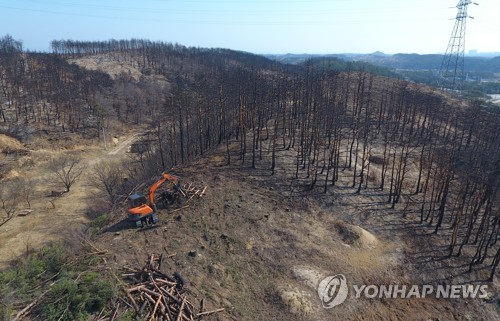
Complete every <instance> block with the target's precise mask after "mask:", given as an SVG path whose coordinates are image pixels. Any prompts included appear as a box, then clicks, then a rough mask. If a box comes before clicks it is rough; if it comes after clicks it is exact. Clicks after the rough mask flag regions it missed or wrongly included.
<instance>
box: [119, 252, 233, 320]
mask: <svg viewBox="0 0 500 321" xmlns="http://www.w3.org/2000/svg"><path fill="white" fill-rule="evenodd" d="M162 263H163V254H162V255H153V254H152V255H150V256H149V258H148V260H147V262H146V265H145V266H144V267H143V268H142V269H132V268H124V270H125V271H124V273H123V274H122V277H124V278H125V279H127V280H128V281H129V284H131V287H128V288H126V289H125V294H126V297H127V299H128V300H127V301H128V302H127V304H128V305H129V306H131V307H133V308H134V309H135V310H136V312H137V316H138V317H139V318H141V320H142V319H144V320H167V321H181V320H186V321H190V320H204V317H206V316H208V315H211V314H214V313H218V312H222V311H224V309H223V308H222V309H217V310H212V311H204V300H203V299H202V300H201V301H200V304H199V309H198V308H196V307H195V306H194V305H193V303H192V301H190V300H189V299H188V297H187V296H186V293H187V292H190V291H189V290H188V289H187V288H186V284H185V283H186V281H185V280H184V278H183V277H182V276H181V275H180V274H178V273H174V275H172V276H169V275H166V274H165V273H163V272H161V271H160V269H161V266H162Z"/></svg>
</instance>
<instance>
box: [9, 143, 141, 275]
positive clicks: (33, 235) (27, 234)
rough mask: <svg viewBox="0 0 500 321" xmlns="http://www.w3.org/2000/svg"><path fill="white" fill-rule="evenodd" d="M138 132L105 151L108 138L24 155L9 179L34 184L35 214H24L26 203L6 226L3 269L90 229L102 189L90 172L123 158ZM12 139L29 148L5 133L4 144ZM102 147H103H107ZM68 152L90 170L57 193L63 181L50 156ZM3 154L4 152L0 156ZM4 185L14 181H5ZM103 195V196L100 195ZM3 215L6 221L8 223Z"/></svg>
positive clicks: (32, 207) (56, 156) (14, 167)
mask: <svg viewBox="0 0 500 321" xmlns="http://www.w3.org/2000/svg"><path fill="white" fill-rule="evenodd" d="M137 135H138V134H136V133H132V134H128V135H125V136H123V137H119V138H117V144H116V145H115V144H110V145H111V146H110V148H109V149H108V150H105V149H104V144H103V143H102V142H100V143H98V144H96V145H88V144H85V146H83V145H80V146H78V145H74V144H73V146H72V147H71V148H68V149H64V150H56V149H46V148H40V149H37V150H31V151H29V153H27V154H26V155H24V156H21V157H18V158H17V159H16V160H15V161H14V160H11V161H10V162H14V165H12V166H11V167H13V168H12V169H10V170H9V171H8V172H7V173H6V174H5V177H6V178H7V179H12V178H16V177H20V178H24V179H25V182H26V183H27V184H30V185H31V190H32V191H33V195H32V197H31V201H30V204H31V207H30V209H31V210H32V211H31V213H30V214H29V215H27V216H18V215H17V213H18V212H20V210H22V209H23V207H25V208H26V209H27V207H28V204H27V203H26V202H23V201H21V202H20V205H19V210H18V211H17V212H16V213H15V214H14V218H13V219H11V220H9V221H8V222H6V223H5V224H3V225H1V226H0V268H3V267H6V266H7V265H8V264H9V263H10V262H11V261H12V260H13V259H15V258H17V257H18V256H19V255H21V254H23V253H26V251H31V250H33V249H37V248H39V247H40V246H41V245H43V244H47V243H48V242H51V241H60V240H62V239H64V238H67V237H71V236H70V235H71V233H72V231H73V230H74V229H80V228H83V227H84V224H85V223H87V222H88V218H87V215H86V214H87V213H88V211H89V210H90V208H91V206H90V205H91V204H92V202H93V198H94V197H96V194H97V191H96V190H95V189H94V188H93V187H92V186H91V185H89V181H88V174H89V173H90V172H91V171H92V168H93V166H94V165H95V164H97V163H98V162H106V161H110V160H117V159H123V158H124V157H126V152H127V150H128V148H129V147H130V145H131V144H132V143H133V141H134V140H135V139H136V138H137ZM3 142H7V146H9V147H8V148H9V149H14V148H15V149H16V150H21V149H22V150H23V151H27V150H26V149H25V148H24V146H23V145H22V144H21V143H20V142H19V141H17V140H15V139H14V138H10V137H7V136H5V135H2V136H0V148H2V143H3ZM101 145H102V146H101ZM65 154H71V155H77V156H78V157H79V158H80V159H81V164H82V165H84V166H85V167H86V168H85V172H84V174H83V175H82V178H81V179H80V180H78V181H77V182H76V183H75V184H74V185H73V186H72V188H71V191H70V192H69V193H64V194H62V196H61V197H51V191H52V190H62V187H61V184H60V183H58V182H54V181H53V178H52V175H51V173H50V171H49V170H48V168H47V167H48V163H49V162H50V160H52V159H55V158H58V157H60V156H62V155H65ZM0 155H1V154H0ZM3 184H9V181H8V180H7V181H4V182H3ZM97 197H99V196H97ZM3 215H4V213H1V216H0V222H1V221H2V216H3Z"/></svg>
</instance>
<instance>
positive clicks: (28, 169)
mask: <svg viewBox="0 0 500 321" xmlns="http://www.w3.org/2000/svg"><path fill="white" fill-rule="evenodd" d="M56 49H57V48H56ZM0 57H1V58H2V59H1V60H0V66H1V68H2V69H1V71H2V74H3V75H5V77H3V78H2V95H1V97H0V99H1V103H2V104H1V106H2V110H1V113H0V129H1V130H2V133H3V135H4V136H0V138H1V137H3V138H2V140H0V144H1V145H0V147H1V148H2V158H1V159H0V162H1V165H2V166H1V167H0V169H1V170H2V172H1V173H0V179H2V193H1V196H2V200H7V203H6V202H4V207H3V209H4V212H5V216H4V217H2V219H3V223H2V225H1V226H0V233H2V235H3V237H4V239H3V242H2V243H1V244H2V245H1V246H0V247H1V248H0V256H1V259H2V263H3V267H4V268H6V270H5V271H9V270H8V269H7V267H8V265H9V264H8V261H9V260H11V259H13V258H14V257H15V256H18V257H19V258H20V259H19V260H18V261H17V262H16V265H17V266H22V265H23V264H20V263H19V262H25V261H27V262H30V261H29V258H30V257H33V255H34V254H30V253H31V252H32V251H33V249H38V248H40V247H41V246H43V245H44V244H46V243H45V241H50V240H52V241H62V240H66V242H68V241H69V243H70V245H71V246H73V247H74V248H75V254H76V252H77V251H76V249H77V248H80V247H87V248H88V247H89V246H90V251H89V252H90V253H83V254H77V255H76V256H75V257H74V258H72V259H70V260H69V263H67V264H66V265H65V269H66V268H67V266H71V262H74V261H75V260H78V258H82V257H83V258H85V257H87V255H89V257H90V258H92V255H97V257H96V258H93V259H92V260H91V262H93V263H92V264H93V266H94V267H93V268H92V267H89V269H90V271H92V273H94V274H95V273H98V274H96V275H99V276H100V277H101V278H102V279H104V280H108V279H109V280H112V281H110V282H113V283H115V286H116V287H117V289H116V290H115V291H116V292H114V293H115V295H116V296H115V297H114V299H113V300H110V302H107V304H104V303H100V304H99V305H98V306H99V310H98V311H96V310H93V307H95V306H96V305H94V306H92V305H89V306H86V305H85V307H86V309H87V310H85V313H87V314H88V315H94V316H97V315H99V317H103V318H107V319H113V318H114V317H113V315H115V316H119V317H123V318H125V316H126V315H130V313H132V314H134V313H135V312H136V311H135V309H134V307H133V305H132V304H130V303H129V304H128V305H127V303H124V302H127V298H126V297H125V295H124V294H123V293H124V292H123V288H122V286H126V284H124V282H125V281H123V280H122V279H120V278H119V277H118V276H120V275H122V274H123V273H124V272H123V269H124V268H130V267H132V266H143V262H144V261H145V260H146V258H147V257H148V256H149V255H151V254H157V255H159V254H164V255H165V257H168V259H167V260H166V261H165V263H164V266H163V270H164V272H165V273H168V274H172V273H173V272H175V271H177V272H180V273H182V275H183V277H184V278H185V280H186V283H187V287H188V289H191V290H190V291H191V292H192V293H195V294H196V295H198V297H203V298H205V300H206V304H207V306H208V308H209V309H217V308H224V312H223V313H220V314H214V315H211V316H209V317H208V319H211V320H212V319H213V320H336V319H346V320H380V319H383V320H385V319H394V320H400V319H414V320H428V319H445V320H477V319H482V320H496V319H498V317H499V315H498V311H499V309H498V307H499V304H500V301H499V297H498V293H499V292H498V270H497V269H496V268H497V266H498V263H499V260H500V249H499V243H498V242H497V239H498V235H499V234H498V232H499V231H500V220H499V219H498V218H499V216H498V213H499V206H500V202H499V188H498V186H500V184H499V179H500V178H499V176H500V175H498V164H499V162H500V148H499V146H500V143H499V141H500V130H499V129H500V119H499V117H498V115H494V114H490V113H488V111H487V110H484V109H482V108H481V106H479V105H477V104H474V103H471V102H468V101H464V100H458V99H457V98H454V97H451V96H448V95H447V94H445V93H442V92H439V91H436V90H435V89H433V88H431V87H426V86H420V85H416V84H413V83H409V82H406V81H401V80H397V79H393V78H386V77H381V76H376V75H374V74H368V73H364V72H359V71H355V70H347V71H345V72H340V71H336V70H334V69H331V68H329V66H327V65H325V64H322V63H315V62H308V63H304V64H298V65H293V66H292V65H285V64H281V63H277V62H275V61H272V60H268V59H266V58H264V57H260V56H255V55H251V54H248V53H242V52H234V51H229V50H223V49H203V48H186V47H183V46H180V45H172V44H165V43H155V42H149V41H145V40H131V41H121V42H116V43H114V42H94V43H92V42H88V43H87V42H82V43H80V42H69V41H68V42H64V41H61V42H60V48H59V49H58V50H56V54H55V55H43V54H27V53H19V52H18V53H15V52H14V53H10V54H9V55H3V56H0ZM21 65H22V66H24V69H23V68H18V67H19V66H21ZM16 66H17V67H16ZM2 146H4V147H2ZM5 146H7V147H5ZM64 155H73V156H76V157H78V158H79V160H80V161H79V163H78V165H79V166H80V165H85V166H82V167H81V169H82V171H83V173H84V174H83V175H82V176H81V177H80V178H79V179H78V180H77V181H76V182H75V184H74V186H73V187H72V188H71V190H69V191H67V193H64V195H59V196H57V197H56V198H54V199H47V197H46V196H45V194H44V193H45V192H47V191H51V190H52V189H54V188H57V185H54V184H55V183H56V182H57V181H56V182H52V178H53V177H52V176H53V175H51V174H50V168H51V166H50V164H51V162H52V161H53V160H57V159H59V158H61V157H63V156H64ZM165 170H168V171H170V172H172V173H174V174H177V175H180V176H181V177H182V180H183V181H185V182H186V183H188V184H189V183H193V184H194V185H196V186H207V192H206V195H205V196H204V197H202V198H200V199H193V200H189V201H187V202H186V200H184V201H183V202H180V203H176V204H173V205H169V206H167V208H166V209H160V211H159V215H160V225H159V226H157V227H155V228H150V229H133V228H130V227H129V226H128V224H127V221H126V215H125V213H124V208H125V207H126V205H125V203H124V198H125V197H126V196H127V195H129V193H131V192H132V191H140V190H142V189H144V188H145V187H147V186H148V185H149V184H150V183H151V182H152V181H154V180H155V179H156V178H157V177H158V175H159V174H160V173H161V172H163V171H165ZM26 177H29V178H30V180H26ZM19 182H22V185H23V186H26V185H27V186H31V187H33V189H34V190H35V192H34V193H33V194H30V193H29V192H26V190H25V189H23V192H22V193H20V194H19V193H13V191H16V190H17V189H16V188H15V187H16V186H19ZM107 182H112V184H111V185H108V184H106V183H107ZM59 185H60V183H59ZM29 190H30V189H27V191H29ZM13 195H17V196H16V197H15V198H12V197H11V196H13ZM26 195H31V196H30V197H31V198H30V200H31V204H29V202H26V200H25V199H26V197H25V196H26ZM9 197H10V198H9ZM13 200H16V202H17V203H16V202H13ZM49 200H50V201H52V203H50V202H49ZM9 202H10V203H9ZM50 204H52V205H53V206H54V204H55V206H54V208H51V207H50V206H48V205H50ZM25 205H29V206H30V207H31V208H32V209H33V210H34V212H33V214H30V215H33V216H29V215H28V216H19V215H18V213H19V212H20V209H21V208H22V207H23V206H25ZM6 209H10V211H9V212H7V211H6ZM30 217H33V220H31V219H30ZM30 220H31V223H29V224H27V223H26V222H30ZM82 223H83V224H82ZM86 227H87V228H86ZM44 233H46V234H45V235H47V236H49V235H50V237H47V238H44ZM29 235H37V236H36V237H34V236H33V237H32V238H30V237H29ZM75 235H76V236H77V237H75ZM80 239H83V240H86V241H82V243H83V246H82V245H81V244H80V245H75V243H78V242H76V241H77V240H80ZM89 244H91V245H89ZM11 252H14V253H15V255H14V257H7V254H6V253H9V254H10V253H11ZM16 252H17V253H16ZM25 256H27V258H25ZM49 270H50V269H42V270H41V271H38V272H37V273H36V275H38V277H40V278H41V279H42V280H44V281H43V282H41V284H39V285H36V286H34V287H33V289H32V291H31V292H29V293H30V294H28V296H27V297H26V296H23V295H26V294H25V293H19V292H18V291H20V290H17V289H15V288H13V287H11V286H10V283H5V284H4V283H0V285H1V286H3V288H2V289H6V290H3V292H2V294H1V295H2V296H1V297H0V298H2V302H6V305H5V306H6V307H7V308H3V307H0V308H2V309H0V312H2V311H11V310H13V311H14V312H16V313H17V312H19V311H20V310H21V309H22V308H23V307H24V306H26V302H28V303H29V302H32V300H35V301H33V302H35V303H34V305H33V306H31V307H30V309H29V310H28V311H27V312H26V317H25V319H33V320H38V319H40V318H41V317H40V316H43V315H49V314H48V313H49V312H50V315H51V316H55V317H54V319H55V320H57V319H58V318H62V319H68V320H71V319H72V317H71V314H70V313H73V312H74V311H73V310H72V309H73V308H71V309H70V307H71V305H70V304H69V303H68V305H67V306H65V305H64V304H57V305H56V304H55V302H51V301H44V300H48V298H51V297H52V298H53V297H56V295H55V294H56V292H54V291H55V290H54V289H52V288H51V286H50V284H54V283H55V284H59V283H64V282H66V283H64V284H67V283H68V282H69V283H70V284H73V283H74V284H76V285H78V286H82V287H83V286H84V285H85V284H84V283H82V282H83V281H84V280H86V278H84V277H82V275H83V276H85V275H87V274H88V273H89V271H86V270H84V271H76V272H73V273H74V278H72V277H73V276H72V275H73V274H71V273H67V272H64V273H62V272H61V271H53V272H51V273H52V274H51V273H49V272H48V271H49ZM50 271H52V270H50ZM64 271H65V270H64ZM9 273H11V272H6V274H0V281H1V280H8V277H7V276H8V275H11V274H9ZM337 274H344V275H345V276H346V278H347V280H348V285H349V286H350V287H353V286H354V285H362V284H365V285H377V286H379V285H390V284H392V285H407V286H408V287H410V286H411V285H420V286H423V285H426V284H427V285H432V286H434V287H437V286H439V285H441V286H447V285H463V284H465V285H467V284H472V285H486V286H487V294H486V296H484V297H481V298H468V299H465V298H457V299H442V298H436V297H432V296H429V297H426V298H415V297H414V298H412V299H401V298H372V299H369V298H366V297H361V298H358V299H356V298H355V293H354V291H352V292H350V296H349V298H348V301H346V302H345V303H343V304H342V305H339V306H336V307H335V308H333V309H324V308H323V307H322V306H321V301H320V300H319V297H318V294H317V286H318V284H319V283H320V281H321V279H323V278H324V277H326V276H333V275H337ZM117 278H118V279H119V281H118V282H117V281H116V279H117ZM61 280H63V281H64V282H63V281H61ZM82 280H83V281H82ZM72 282H73V283H72ZM56 288H57V287H56ZM351 289H352V288H351ZM59 290H61V289H60V288H59ZM63 290H64V288H63ZM45 291H46V292H47V293H49V294H51V295H47V296H44V295H45V294H44V293H45ZM51 291H52V292H51ZM39 296H41V297H40V300H41V301H40V302H38V301H37V300H36V298H37V297H39ZM68 302H69V301H68ZM153 302H154V300H153ZM51 304H54V310H50V311H47V310H46V309H44V308H43V307H44V306H47V305H51ZM156 305H158V304H156ZM127 311H128V312H127ZM81 313H83V312H81ZM6 318H7V319H9V317H6ZM73 318H76V316H73Z"/></svg>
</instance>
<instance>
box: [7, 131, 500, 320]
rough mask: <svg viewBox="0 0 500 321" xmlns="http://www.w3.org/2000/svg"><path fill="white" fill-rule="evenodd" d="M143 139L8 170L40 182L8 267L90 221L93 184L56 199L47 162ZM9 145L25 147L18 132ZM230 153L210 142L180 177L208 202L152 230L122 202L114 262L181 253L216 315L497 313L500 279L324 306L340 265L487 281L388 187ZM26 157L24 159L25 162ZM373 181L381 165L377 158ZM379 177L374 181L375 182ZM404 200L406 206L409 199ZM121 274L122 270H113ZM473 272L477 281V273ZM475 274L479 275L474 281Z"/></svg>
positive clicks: (113, 227)
mask: <svg viewBox="0 0 500 321" xmlns="http://www.w3.org/2000/svg"><path fill="white" fill-rule="evenodd" d="M138 137H139V134H136V133H133V132H130V133H128V134H126V135H123V136H122V137H118V138H115V140H114V142H115V143H117V145H115V146H113V147H112V148H110V149H108V150H104V149H103V147H102V146H100V145H95V146H88V145H80V146H77V145H75V144H74V146H73V148H68V149H66V150H54V149H45V148H43V149H42V148H40V149H37V150H29V152H28V153H27V154H26V153H23V154H22V155H20V156H19V157H18V159H17V161H16V162H17V163H16V164H18V166H17V167H16V168H15V170H13V171H12V170H11V171H10V172H9V174H8V175H9V177H14V176H23V177H30V178H31V179H33V181H32V186H33V189H34V190H35V194H34V196H33V201H32V209H33V212H32V213H31V214H30V215H28V216H23V217H21V216H16V217H14V218H13V219H12V220H10V221H8V222H7V223H6V224H4V225H2V226H0V266H2V267H5V266H6V265H7V264H8V263H9V262H10V261H11V260H12V259H14V258H16V257H18V256H19V255H22V254H23V253H25V251H29V250H31V249H36V248H38V247H40V246H41V245H42V244H45V243H47V242H49V241H54V240H61V239H65V238H71V237H72V231H74V230H75V229H77V230H78V229H81V228H84V226H85V225H84V224H85V223H86V222H88V219H87V215H86V213H87V211H88V210H89V209H90V208H91V203H92V200H93V199H94V198H95V197H96V194H95V191H94V190H93V189H92V188H91V187H90V186H89V184H88V181H87V180H86V179H82V180H80V181H79V182H77V184H75V185H74V187H73V188H72V189H71V191H70V192H69V193H66V194H63V196H61V197H60V198H57V199H56V200H55V201H54V204H55V208H52V205H51V204H50V203H49V200H50V198H47V197H46V195H47V191H48V190H50V189H51V188H52V185H50V184H49V174H48V172H47V169H46V166H47V163H48V161H50V159H53V158H54V157H58V156H60V155H62V154H65V153H76V154H78V155H79V156H80V157H81V158H82V160H83V162H84V163H86V164H87V166H88V168H89V169H90V168H91V167H92V165H94V164H97V163H98V162H106V161H108V160H111V159H113V160H116V159H120V158H124V157H126V156H125V155H126V153H127V150H128V147H129V146H130V145H131V144H132V143H133V142H134V141H135V140H136V139H137V138H138ZM3 140H4V141H9V144H8V145H9V146H14V147H15V148H16V149H18V150H25V149H26V148H25V147H24V146H23V145H22V144H21V143H19V142H18V141H17V142H16V141H10V140H9V138H3ZM221 155H225V151H223V150H220V151H217V150H215V151H213V152H211V153H210V154H209V155H206V156H205V157H204V158H203V159H200V160H198V161H196V162H194V163H192V164H189V165H185V166H180V167H178V168H176V169H175V174H178V175H180V176H181V177H183V179H184V180H185V181H187V182H193V183H195V184H196V185H199V186H202V185H206V186H208V189H207V195H206V196H205V197H203V198H202V199H198V200H191V201H189V202H187V203H181V204H176V205H173V206H172V207H171V208H169V209H163V210H161V211H160V220H161V222H160V224H159V225H158V226H157V227H155V228H151V229H132V228H129V226H128V224H127V222H126V217H125V215H124V212H123V211H117V212H115V213H113V216H112V219H111V222H110V224H109V225H108V226H106V227H105V228H104V229H103V230H102V231H101V233H100V234H99V235H98V236H97V238H96V239H95V244H96V246H97V247H99V248H101V249H104V250H106V251H108V253H109V257H110V258H109V259H108V262H109V265H110V267H111V268H114V269H116V270H119V269H120V268H121V267H123V266H142V265H143V263H144V260H145V259H146V256H147V255H148V254H151V253H165V254H168V255H173V254H175V255H174V256H172V257H171V258H169V259H168V261H167V262H166V267H167V268H166V269H167V270H169V271H168V272H172V273H173V272H174V271H179V272H180V273H181V274H182V275H183V276H184V278H186V279H187V280H188V285H189V287H190V288H191V289H192V290H193V291H194V292H195V293H198V294H200V295H202V296H203V297H205V298H206V299H207V309H210V308H214V309H215V308H219V307H223V308H225V309H226V312H224V313H222V314H219V315H217V316H214V317H213V319H214V320H216V319H218V320H498V319H499V318H500V315H499V309H498V307H499V294H498V281H497V280H498V278H496V281H495V283H489V284H488V297H487V298H485V299H448V300H445V299H436V298H433V297H427V298H425V299H366V298H360V299H356V298H354V293H352V291H351V293H350V296H349V297H348V299H347V301H346V302H344V303H343V304H341V305H339V306H336V307H334V308H333V309H324V308H323V307H322V306H321V302H320V299H319V297H318V294H317V286H318V284H319V282H320V281H321V280H322V279H323V278H325V277H326V276H333V275H337V274H344V275H345V276H346V278H347V280H348V284H349V285H361V284H376V285H389V284H398V285H411V284H419V285H422V284H468V283H473V284H484V283H481V282H479V281H480V280H484V279H485V278H486V275H487V272H488V271H486V270H484V269H483V270H478V271H474V272H473V273H472V274H465V273H463V272H464V266H463V264H464V261H462V260H460V259H456V260H444V259H443V258H442V255H440V249H442V248H443V244H444V243H443V240H442V239H441V238H440V236H439V235H431V234H430V233H431V230H430V229H429V230H428V229H427V227H426V226H421V225H419V224H417V223H416V222H417V219H416V216H415V215H416V213H414V212H412V211H411V210H408V211H406V212H405V213H404V214H403V213H402V212H403V211H402V210H401V209H398V208H397V209H396V210H392V209H390V208H389V206H388V204H387V202H386V201H387V200H386V196H384V195H385V194H383V193H381V192H380V191H378V190H376V189H370V188H369V189H366V190H363V191H362V192H361V194H360V195H357V194H355V189H351V188H348V187H346V186H349V184H350V183H349V180H350V177H351V176H352V173H351V172H349V171H346V172H345V173H344V174H343V176H342V177H341V181H340V182H339V184H338V187H336V188H335V189H330V191H329V192H328V193H326V194H323V193H319V192H318V193H316V192H306V191H305V189H306V185H307V182H306V181H305V180H300V179H299V180H292V179H291V177H292V176H293V175H294V172H295V167H294V155H295V152H294V151H293V150H290V151H280V152H279V154H278V155H279V156H278V158H277V170H276V174H275V175H271V172H270V170H268V169H269V168H270V166H269V160H268V159H267V158H264V160H263V161H262V162H259V163H258V168H257V169H251V168H249V167H248V166H247V165H241V164H240V161H239V160H238V158H237V157H236V156H234V157H233V158H232V164H231V165H226V161H227V160H226V158H225V157H224V156H221ZM23 164H24V165H23ZM372 166H373V168H372V171H373V173H375V174H374V176H373V177H372V178H371V179H372V180H373V181H372V183H374V182H376V180H377V174H376V173H377V170H379V168H377V166H378V165H376V164H373V165H372ZM373 185H375V184H373ZM398 207H401V208H403V207H406V206H405V204H404V203H403V204H402V205H398ZM117 274H118V273H117ZM470 280H474V281H473V282H472V281H470ZM476 280H479V281H476Z"/></svg>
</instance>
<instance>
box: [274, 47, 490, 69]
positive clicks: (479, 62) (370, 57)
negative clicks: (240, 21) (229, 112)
mask: <svg viewBox="0 0 500 321" xmlns="http://www.w3.org/2000/svg"><path fill="white" fill-rule="evenodd" d="M266 57H268V58H270V59H274V60H278V61H280V62H283V63H289V64H299V63H301V62H304V61H306V60H308V59H311V58H319V57H321V58H339V59H342V60H346V61H362V62H367V63H370V64H374V65H377V66H382V67H386V68H389V69H410V70H438V69H439V68H440V67H441V63H442V61H443V57H444V56H443V55H440V54H427V55H419V54H401V53H399V54H395V55H387V54H384V53H382V52H380V51H377V52H374V53H372V54H352V53H347V54H328V55H315V54H300V55H296V54H286V55H266ZM465 71H467V72H495V73H498V72H500V56H499V57H495V58H490V57H470V56H469V57H467V56H466V57H465Z"/></svg>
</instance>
